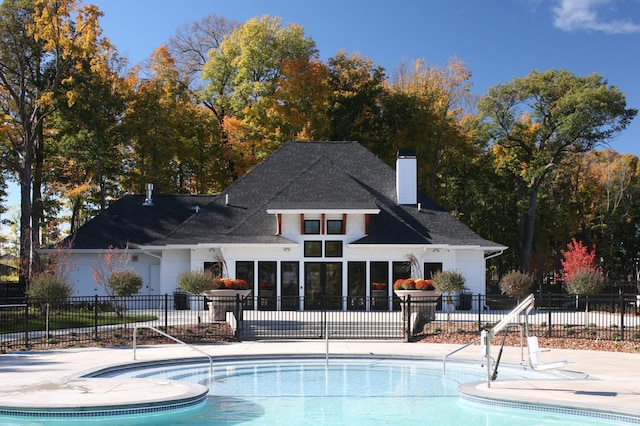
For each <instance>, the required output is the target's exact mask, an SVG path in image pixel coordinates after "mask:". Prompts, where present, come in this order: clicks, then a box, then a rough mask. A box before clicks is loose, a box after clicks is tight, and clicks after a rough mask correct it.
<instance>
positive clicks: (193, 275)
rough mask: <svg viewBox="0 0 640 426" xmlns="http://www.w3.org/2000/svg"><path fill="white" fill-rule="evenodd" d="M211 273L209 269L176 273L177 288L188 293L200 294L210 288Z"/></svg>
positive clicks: (211, 281) (211, 282)
mask: <svg viewBox="0 0 640 426" xmlns="http://www.w3.org/2000/svg"><path fill="white" fill-rule="evenodd" d="M212 284H213V274H212V273H211V272H210V271H203V270H199V271H186V272H182V273H181V274H180V275H178V288H179V289H181V290H182V291H185V292H187V293H190V294H201V293H202V292H203V291H206V290H210V289H211V288H212Z"/></svg>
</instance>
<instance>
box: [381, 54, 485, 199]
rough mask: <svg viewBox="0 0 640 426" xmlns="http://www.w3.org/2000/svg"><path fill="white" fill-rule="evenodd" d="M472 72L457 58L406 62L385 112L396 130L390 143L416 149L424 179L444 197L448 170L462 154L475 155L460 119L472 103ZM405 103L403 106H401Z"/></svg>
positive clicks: (394, 82)
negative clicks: (441, 62) (443, 61)
mask: <svg viewBox="0 0 640 426" xmlns="http://www.w3.org/2000/svg"><path fill="white" fill-rule="evenodd" d="M470 78H471V72H470V71H469V69H468V68H467V67H466V65H465V64H464V62H462V61H461V60H459V59H456V58H452V59H450V60H449V61H448V63H447V65H446V66H444V67H438V66H433V65H428V64H426V63H425V62H424V61H423V60H417V61H414V62H413V63H412V64H406V63H401V64H400V66H399V67H398V68H396V69H395V70H394V73H393V80H392V82H391V83H390V84H389V91H390V92H391V96H393V97H392V100H391V103H390V104H389V103H388V104H387V107H386V108H385V116H386V119H387V122H388V123H397V124H396V125H395V126H394V125H393V124H391V125H389V126H388V127H389V129H390V130H391V134H390V135H389V138H390V141H389V143H390V144H391V145H393V146H395V147H397V148H396V149H399V148H406V147H413V148H415V149H416V152H417V154H418V158H420V159H421V161H420V163H419V166H420V170H421V173H420V175H421V176H422V177H423V179H424V185H421V186H422V187H423V189H424V191H425V192H426V193H427V195H429V196H430V197H431V198H433V199H438V194H437V192H438V190H439V187H440V185H445V184H446V182H443V180H444V179H446V178H447V171H448V170H449V168H450V166H453V165H454V164H453V163H455V162H456V161H457V160H458V159H460V157H461V156H465V157H466V155H465V154H469V155H472V156H475V153H477V151H476V150H475V149H473V144H472V141H471V139H469V138H468V135H467V132H466V129H465V128H464V127H462V126H461V125H460V123H461V122H462V121H463V120H464V119H466V118H467V116H468V114H469V110H468V108H467V105H469V101H470V100H471V99H472V95H471V93H470V89H471V82H470ZM402 104H404V105H405V108H403V109H402V110H398V109H397V106H399V105H402Z"/></svg>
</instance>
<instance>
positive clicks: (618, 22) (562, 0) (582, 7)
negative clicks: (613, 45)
mask: <svg viewBox="0 0 640 426" xmlns="http://www.w3.org/2000/svg"><path fill="white" fill-rule="evenodd" d="M609 3H611V0H558V1H557V5H556V6H555V7H554V8H553V25H554V26H555V27H557V28H560V29H561V30H563V31H576V30H593V31H602V32H604V33H609V34H624V33H639V32H640V24H637V23H635V22H633V21H632V20H630V19H605V18H602V17H601V16H600V15H601V12H602V6H604V5H607V4H609Z"/></svg>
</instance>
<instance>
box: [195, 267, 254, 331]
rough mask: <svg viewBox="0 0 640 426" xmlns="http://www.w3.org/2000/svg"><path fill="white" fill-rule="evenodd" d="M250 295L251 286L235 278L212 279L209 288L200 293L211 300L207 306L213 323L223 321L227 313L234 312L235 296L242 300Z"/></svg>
mask: <svg viewBox="0 0 640 426" xmlns="http://www.w3.org/2000/svg"><path fill="white" fill-rule="evenodd" d="M250 293H251V284H249V283H247V282H246V281H245V280H241V279H237V278H214V279H213V280H212V281H211V284H210V285H209V287H208V288H207V289H205V290H204V291H203V292H202V294H204V295H205V296H206V297H207V299H210V300H211V301H210V302H208V305H209V314H210V315H211V319H212V320H213V321H225V320H226V317H227V312H234V311H235V306H236V296H239V297H240V299H243V300H244V299H245V298H247V297H248V296H249V294H250ZM240 315H242V311H240Z"/></svg>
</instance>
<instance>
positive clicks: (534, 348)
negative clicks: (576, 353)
mask: <svg viewBox="0 0 640 426" xmlns="http://www.w3.org/2000/svg"><path fill="white" fill-rule="evenodd" d="M527 347H528V349H529V365H531V368H532V369H534V370H552V369H555V368H562V367H564V366H566V365H567V364H569V361H556V362H549V363H543V362H542V356H541V353H542V352H549V350H545V351H542V350H541V349H540V346H539V345H538V338H537V337H536V336H528V337H527Z"/></svg>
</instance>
